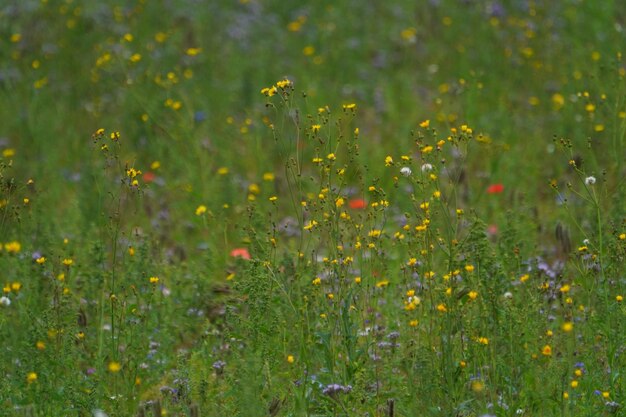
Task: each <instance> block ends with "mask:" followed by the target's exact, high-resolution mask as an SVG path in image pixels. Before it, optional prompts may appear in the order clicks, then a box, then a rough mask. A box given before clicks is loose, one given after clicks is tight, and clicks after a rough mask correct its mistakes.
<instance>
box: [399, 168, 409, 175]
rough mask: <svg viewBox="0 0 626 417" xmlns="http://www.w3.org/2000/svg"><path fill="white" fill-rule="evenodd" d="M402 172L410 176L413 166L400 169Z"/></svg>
mask: <svg viewBox="0 0 626 417" xmlns="http://www.w3.org/2000/svg"><path fill="white" fill-rule="evenodd" d="M400 174H402V175H404V176H405V177H408V176H409V175H411V168H409V167H402V168H401V169H400Z"/></svg>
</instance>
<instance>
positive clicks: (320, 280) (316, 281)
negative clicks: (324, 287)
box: [311, 277, 322, 285]
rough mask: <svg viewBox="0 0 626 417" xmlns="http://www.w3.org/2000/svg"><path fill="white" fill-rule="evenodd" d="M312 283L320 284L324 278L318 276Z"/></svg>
mask: <svg viewBox="0 0 626 417" xmlns="http://www.w3.org/2000/svg"><path fill="white" fill-rule="evenodd" d="M311 283H312V284H313V285H320V284H321V283H322V279H321V278H320V277H316V278H315V279H314V280H313V281H312V282H311Z"/></svg>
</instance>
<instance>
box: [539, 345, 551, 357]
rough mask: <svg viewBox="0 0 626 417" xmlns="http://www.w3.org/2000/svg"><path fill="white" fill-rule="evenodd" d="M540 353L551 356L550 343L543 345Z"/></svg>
mask: <svg viewBox="0 0 626 417" xmlns="http://www.w3.org/2000/svg"><path fill="white" fill-rule="evenodd" d="M541 354H542V355H543V356H552V347H551V346H550V345H545V346H544V347H543V348H542V349H541Z"/></svg>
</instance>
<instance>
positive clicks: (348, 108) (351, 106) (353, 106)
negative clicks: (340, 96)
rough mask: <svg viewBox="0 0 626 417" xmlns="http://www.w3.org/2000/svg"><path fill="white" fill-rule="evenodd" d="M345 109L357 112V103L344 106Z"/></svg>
mask: <svg viewBox="0 0 626 417" xmlns="http://www.w3.org/2000/svg"><path fill="white" fill-rule="evenodd" d="M343 109H344V110H355V109H356V104H355V103H350V104H344V105H343Z"/></svg>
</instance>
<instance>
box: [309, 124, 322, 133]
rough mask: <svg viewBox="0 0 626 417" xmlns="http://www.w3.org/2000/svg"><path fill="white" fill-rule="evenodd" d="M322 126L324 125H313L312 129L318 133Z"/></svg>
mask: <svg viewBox="0 0 626 417" xmlns="http://www.w3.org/2000/svg"><path fill="white" fill-rule="evenodd" d="M321 128H322V126H321V125H313V126H311V131H312V132H313V133H317V132H319V131H320V129H321Z"/></svg>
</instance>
